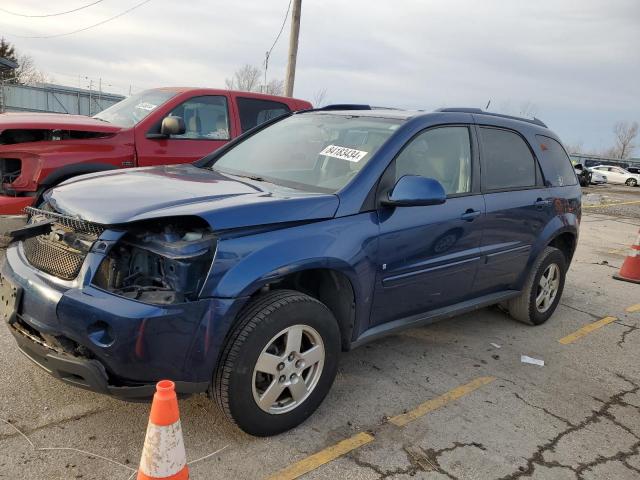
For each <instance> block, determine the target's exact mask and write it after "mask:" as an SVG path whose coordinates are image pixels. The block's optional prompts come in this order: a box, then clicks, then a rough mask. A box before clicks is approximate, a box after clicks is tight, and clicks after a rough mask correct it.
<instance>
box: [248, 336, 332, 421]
mask: <svg viewBox="0 0 640 480" xmlns="http://www.w3.org/2000/svg"><path fill="white" fill-rule="evenodd" d="M324 359H325V349H324V344H323V342H322V337H321V336H320V334H319V333H318V332H317V331H316V330H315V329H314V328H312V327H310V326H308V325H293V326H291V327H288V328H285V329H284V330H282V331H281V332H280V333H278V334H277V335H275V336H274V337H273V338H272V339H271V340H269V342H268V343H267V345H266V347H265V348H264V349H263V350H262V352H261V353H260V356H259V357H258V360H257V362H256V365H255V367H254V369H253V380H252V390H253V398H254V400H255V402H256V404H257V405H258V406H259V407H260V409H262V410H263V411H265V412H267V413H271V414H281V413H287V412H290V411H291V410H293V409H295V408H296V407H298V406H299V405H300V404H301V403H302V402H304V401H305V400H306V399H307V398H309V396H310V395H311V393H312V392H313V390H314V389H315V387H316V385H317V384H318V381H319V380H320V376H321V375H322V367H323V366H324Z"/></svg>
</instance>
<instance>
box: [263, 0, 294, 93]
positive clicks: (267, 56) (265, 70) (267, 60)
mask: <svg viewBox="0 0 640 480" xmlns="http://www.w3.org/2000/svg"><path fill="white" fill-rule="evenodd" d="M290 9H291V0H289V5H288V6H287V11H286V12H285V14H284V19H283V20H282V26H281V27H280V31H279V32H278V36H277V37H276V39H275V40H274V41H273V45H271V48H270V49H269V51H268V52H267V53H265V55H264V86H265V87H266V86H267V70H269V58H270V57H271V52H272V51H273V49H274V48H275V46H276V43H278V40H279V39H280V35H282V31H283V30H284V26H285V24H286V23H287V18H289V10H290Z"/></svg>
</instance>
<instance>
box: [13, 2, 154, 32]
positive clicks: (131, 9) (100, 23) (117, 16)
mask: <svg viewBox="0 0 640 480" xmlns="http://www.w3.org/2000/svg"><path fill="white" fill-rule="evenodd" d="M150 1H151V0H144V1H142V2H140V3H137V4H136V5H134V6H133V7H131V8H128V9H127V10H125V11H124V12H120V13H118V14H117V15H114V16H113V17H109V18H107V19H106V20H102V21H101V22H98V23H94V24H93V25H89V26H88V27H83V28H79V29H77V30H73V31H71V32H65V33H56V34H54V35H14V34H7V36H9V35H11V36H12V37H17V38H56V37H64V36H67V35H73V34H74V33H80V32H85V31H87V30H89V29H91V28H94V27H98V26H100V25H104V24H105V23H107V22H110V21H112V20H115V19H116V18H120V17H122V16H123V15H126V14H127V13H129V12H131V11H133V10H135V9H136V8H139V7H141V6H143V5H144V4H145V3H149V2H150Z"/></svg>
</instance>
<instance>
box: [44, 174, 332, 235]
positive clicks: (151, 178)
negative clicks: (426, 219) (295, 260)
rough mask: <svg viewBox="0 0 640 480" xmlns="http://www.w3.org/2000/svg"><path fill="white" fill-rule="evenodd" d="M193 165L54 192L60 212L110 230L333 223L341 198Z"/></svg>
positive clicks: (76, 181) (96, 179)
mask: <svg viewBox="0 0 640 480" xmlns="http://www.w3.org/2000/svg"><path fill="white" fill-rule="evenodd" d="M270 187H273V186H272V185H270V184H266V183H259V182H254V181H251V180H247V181H243V179H238V180H236V179H235V178H232V177H230V176H226V175H223V174H220V173H218V172H214V171H211V170H208V169H203V168H197V167H194V166H193V165H172V166H161V167H148V168H136V169H126V170H115V171H114V170H112V171H109V172H100V173H93V174H89V175H82V176H79V177H74V178H72V179H70V180H67V181H66V182H64V183H62V184H61V185H59V186H57V187H55V188H53V189H52V190H50V191H49V192H48V193H47V195H46V196H45V199H47V200H48V201H49V202H50V203H51V205H52V206H53V207H54V208H55V210H56V211H58V212H60V213H63V214H66V215H71V216H74V217H78V218H81V219H83V220H88V221H91V222H95V223H101V224H105V225H117V224H123V223H130V222H135V221H139V220H147V219H152V218H162V217H176V216H189V215H195V216H199V217H202V218H204V219H205V220H206V221H207V222H208V223H209V224H210V225H211V226H212V228H214V229H217V230H221V229H229V228H240V227H247V226H256V225H268V224H273V223H282V222H297V221H308V220H318V219H323V218H331V217H333V215H334V214H335V212H336V210H337V208H338V204H339V200H338V197H337V196H336V195H332V194H316V193H305V192H299V191H297V190H289V189H282V188H279V187H273V189H272V190H270V189H269V188H270Z"/></svg>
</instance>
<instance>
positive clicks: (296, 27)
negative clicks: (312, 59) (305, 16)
mask: <svg viewBox="0 0 640 480" xmlns="http://www.w3.org/2000/svg"><path fill="white" fill-rule="evenodd" d="M301 10H302V0H293V12H292V14H291V34H290V35H289V61H288V63H287V78H286V82H285V87H284V92H285V93H284V94H285V95H286V96H287V97H292V96H293V83H294V82H295V79H296V60H297V57H298V35H299V34H300V11H301Z"/></svg>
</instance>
